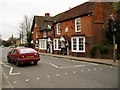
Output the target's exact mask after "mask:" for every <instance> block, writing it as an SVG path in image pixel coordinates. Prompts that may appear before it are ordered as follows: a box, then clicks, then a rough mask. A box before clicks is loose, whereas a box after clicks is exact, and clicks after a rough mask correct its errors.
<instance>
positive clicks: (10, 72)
mask: <svg viewBox="0 0 120 90" xmlns="http://www.w3.org/2000/svg"><path fill="white" fill-rule="evenodd" d="M0 64H2V65H4V66H6V67H8V68H10V71H9V75H17V74H21V73H19V72H18V73H12V71H13V67H12V66H9V65H6V64H5V63H3V62H0Z"/></svg>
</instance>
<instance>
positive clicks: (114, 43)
mask: <svg viewBox="0 0 120 90" xmlns="http://www.w3.org/2000/svg"><path fill="white" fill-rule="evenodd" d="M113 16H114V15H113V14H111V15H110V17H111V19H110V20H109V23H110V31H112V33H113V60H114V62H115V61H116V42H115V32H116V29H115V28H114V17H113Z"/></svg>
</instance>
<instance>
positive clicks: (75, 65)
mask: <svg viewBox="0 0 120 90" xmlns="http://www.w3.org/2000/svg"><path fill="white" fill-rule="evenodd" d="M83 66H85V65H75V66H66V67H59V68H73V67H83Z"/></svg>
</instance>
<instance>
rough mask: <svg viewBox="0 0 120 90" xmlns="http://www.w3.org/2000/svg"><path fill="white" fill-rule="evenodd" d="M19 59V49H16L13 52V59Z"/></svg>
mask: <svg viewBox="0 0 120 90" xmlns="http://www.w3.org/2000/svg"><path fill="white" fill-rule="evenodd" d="M17 59H18V51H17V49H15V50H14V52H13V60H14V61H17Z"/></svg>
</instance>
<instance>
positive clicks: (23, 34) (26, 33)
mask: <svg viewBox="0 0 120 90" xmlns="http://www.w3.org/2000/svg"><path fill="white" fill-rule="evenodd" d="M32 19H33V18H29V17H28V16H26V15H25V16H24V18H23V21H22V23H21V24H20V26H19V33H20V38H21V40H22V44H23V40H24V39H26V41H27V43H28V45H29V46H31V41H32V33H31V23H32Z"/></svg>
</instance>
